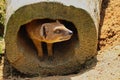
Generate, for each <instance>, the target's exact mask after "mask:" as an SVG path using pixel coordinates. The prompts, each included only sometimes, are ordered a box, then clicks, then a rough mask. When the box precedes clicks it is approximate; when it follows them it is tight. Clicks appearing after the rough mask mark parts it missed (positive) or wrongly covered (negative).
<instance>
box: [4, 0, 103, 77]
mask: <svg viewBox="0 0 120 80" xmlns="http://www.w3.org/2000/svg"><path fill="white" fill-rule="evenodd" d="M100 7H101V0H8V1H7V12H6V23H5V24H6V28H5V42H6V57H7V59H8V61H9V62H10V64H11V65H12V66H13V67H14V68H16V69H17V70H19V71H20V72H22V73H25V74H32V75H64V74H70V73H73V72H76V71H78V70H80V69H81V65H82V64H84V63H85V62H86V61H87V60H89V59H91V58H92V57H94V56H96V55H97V43H98V29H99V22H100ZM33 20H39V21H43V20H44V21H46V22H48V21H54V20H59V21H60V22H61V23H62V24H64V25H65V26H66V27H67V28H69V29H71V30H72V31H73V36H72V38H71V39H70V40H68V41H64V42H59V43H55V44H54V45H53V49H54V59H53V61H49V60H48V57H47V56H45V57H44V58H45V59H44V60H43V61H40V60H39V58H38V56H37V51H36V49H35V47H34V44H33V43H32V41H31V40H30V39H29V37H28V36H27V33H26V30H25V24H27V23H29V22H30V21H33ZM45 46H46V45H45V43H43V47H45Z"/></svg>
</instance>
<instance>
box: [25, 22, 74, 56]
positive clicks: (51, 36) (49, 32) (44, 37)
mask: <svg viewBox="0 0 120 80" xmlns="http://www.w3.org/2000/svg"><path fill="white" fill-rule="evenodd" d="M26 31H27V33H28V35H29V37H30V38H31V40H32V41H33V43H34V45H35V47H36V49H37V52H38V56H39V57H41V58H42V57H43V51H42V46H41V42H46V43H47V49H48V56H52V55H53V51H52V44H53V43H55V42H61V41H66V40H69V39H70V38H71V36H72V34H73V32H72V31H71V30H69V29H67V28H66V27H65V26H64V25H63V24H61V23H60V22H59V21H58V20H57V21H55V22H50V23H43V24H41V23H40V22H38V21H31V22H30V23H28V24H27V25H26Z"/></svg>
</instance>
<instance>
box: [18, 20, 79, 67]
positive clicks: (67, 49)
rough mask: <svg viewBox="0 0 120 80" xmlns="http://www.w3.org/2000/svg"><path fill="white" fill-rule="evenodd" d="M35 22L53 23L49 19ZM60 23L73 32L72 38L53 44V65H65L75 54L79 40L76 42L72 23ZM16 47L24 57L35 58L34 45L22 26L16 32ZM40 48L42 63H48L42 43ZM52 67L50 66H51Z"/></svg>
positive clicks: (63, 21)
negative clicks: (41, 49)
mask: <svg viewBox="0 0 120 80" xmlns="http://www.w3.org/2000/svg"><path fill="white" fill-rule="evenodd" d="M36 21H37V22H42V23H47V22H55V20H50V19H38V20H36ZM59 21H60V23H62V24H64V25H65V26H66V27H67V28H68V29H70V30H72V31H73V36H72V37H71V39H70V40H68V41H63V42H58V43H54V44H53V50H54V60H53V63H54V65H55V64H59V63H65V62H66V61H68V60H69V59H72V57H73V56H74V54H75V47H78V45H79V40H78V33H77V29H76V28H75V25H74V24H73V23H72V22H69V21H66V20H59ZM17 42H18V47H19V49H20V51H21V52H22V53H23V54H24V55H27V56H29V55H31V56H35V57H37V51H36V48H35V47H34V44H33V42H32V40H31V39H30V38H29V36H28V35H27V32H26V29H25V25H22V26H21V28H20V30H19V32H18V41H17ZM42 47H43V50H44V56H45V57H44V58H45V60H44V62H46V63H47V62H48V59H47V58H48V56H47V54H46V53H47V48H46V43H42ZM51 65H52V64H51Z"/></svg>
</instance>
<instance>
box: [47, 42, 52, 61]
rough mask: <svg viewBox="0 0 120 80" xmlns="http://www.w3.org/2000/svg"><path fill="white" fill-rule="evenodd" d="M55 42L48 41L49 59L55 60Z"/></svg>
mask: <svg viewBox="0 0 120 80" xmlns="http://www.w3.org/2000/svg"><path fill="white" fill-rule="evenodd" d="M52 46H53V44H52V43H47V50H48V57H49V60H53V48H52Z"/></svg>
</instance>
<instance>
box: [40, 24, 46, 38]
mask: <svg viewBox="0 0 120 80" xmlns="http://www.w3.org/2000/svg"><path fill="white" fill-rule="evenodd" d="M40 34H41V36H42V37H44V38H46V37H47V34H46V29H45V25H42V26H41V29H40Z"/></svg>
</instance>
